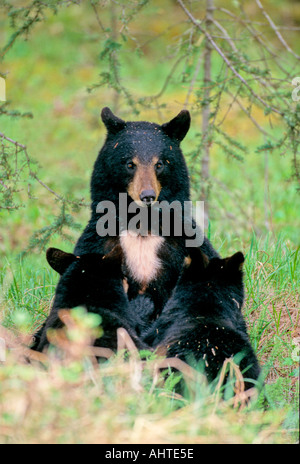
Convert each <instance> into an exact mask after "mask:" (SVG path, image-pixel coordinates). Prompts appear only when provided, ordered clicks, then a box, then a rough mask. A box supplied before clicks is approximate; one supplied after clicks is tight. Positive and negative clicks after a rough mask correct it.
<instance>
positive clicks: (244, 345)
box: [142, 248, 260, 388]
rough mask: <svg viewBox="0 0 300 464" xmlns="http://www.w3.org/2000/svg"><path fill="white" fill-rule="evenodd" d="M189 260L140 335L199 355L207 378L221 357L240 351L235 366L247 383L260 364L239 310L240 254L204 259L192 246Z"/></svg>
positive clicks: (173, 351)
mask: <svg viewBox="0 0 300 464" xmlns="http://www.w3.org/2000/svg"><path fill="white" fill-rule="evenodd" d="M190 260H191V261H190V264H189V266H188V267H187V268H185V269H184V270H183V273H182V275H181V277H180V279H179V281H178V284H177V286H176V288H175V290H174V293H173V295H172V297H171V298H170V300H169V301H168V303H167V304H166V306H165V308H164V309H163V311H162V313H161V315H160V317H159V318H158V319H157V320H156V321H155V323H154V324H152V326H151V328H150V329H148V331H146V332H145V333H144V334H143V336H142V339H143V341H144V342H145V343H146V344H149V345H151V346H152V347H153V348H157V347H159V346H164V347H166V348H167V356H168V357H179V358H180V359H182V360H183V361H187V362H188V363H193V362H194V363H195V362H196V363H197V362H199V361H201V362H202V364H203V367H204V369H205V373H206V375H207V378H208V381H209V382H211V381H213V380H214V379H215V378H216V377H217V375H218V373H219V371H220V369H221V368H222V366H223V363H224V361H225V359H226V358H231V357H233V356H235V355H237V354H238V353H240V354H241V356H242V358H241V360H240V369H241V371H242V373H243V375H244V379H245V386H246V388H250V387H251V386H253V382H252V381H256V380H257V379H258V376H259V373H260V368H259V364H258V361H257V358H256V356H255V353H254V351H253V349H252V346H251V344H250V341H249V337H248V334H247V329H246V324H245V321H244V318H243V315H242V313H241V308H242V305H243V300H244V290H243V271H242V266H243V262H244V256H243V254H242V253H241V252H238V253H236V254H234V255H233V256H231V257H230V258H225V259H220V258H212V259H211V260H209V259H208V258H207V256H206V255H205V254H204V253H203V252H202V251H201V250H200V249H197V248H194V249H191V250H190Z"/></svg>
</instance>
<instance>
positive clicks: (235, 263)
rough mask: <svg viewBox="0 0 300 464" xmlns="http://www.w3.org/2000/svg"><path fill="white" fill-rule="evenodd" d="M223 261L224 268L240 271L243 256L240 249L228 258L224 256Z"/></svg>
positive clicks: (243, 259) (243, 260)
mask: <svg viewBox="0 0 300 464" xmlns="http://www.w3.org/2000/svg"><path fill="white" fill-rule="evenodd" d="M223 261H224V268H225V270H228V271H230V272H236V271H242V270H243V265H244V262H245V257H244V255H243V253H242V252H241V251H238V252H237V253H235V254H234V255H232V256H230V257H229V258H225V259H224V260H223Z"/></svg>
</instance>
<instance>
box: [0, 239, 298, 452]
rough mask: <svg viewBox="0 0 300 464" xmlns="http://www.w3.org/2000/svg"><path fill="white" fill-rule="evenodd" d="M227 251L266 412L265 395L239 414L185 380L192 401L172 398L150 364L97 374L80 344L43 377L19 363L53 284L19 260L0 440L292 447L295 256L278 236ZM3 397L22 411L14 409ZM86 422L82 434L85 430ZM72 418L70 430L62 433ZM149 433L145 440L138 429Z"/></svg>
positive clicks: (5, 308)
mask: <svg viewBox="0 0 300 464" xmlns="http://www.w3.org/2000/svg"><path fill="white" fill-rule="evenodd" d="M211 238H212V239H213V237H211ZM233 248H234V250H236V249H243V251H244V252H245V253H246V264H245V285H246V292H247V298H246V303H245V307H244V309H243V312H244V315H245V318H246V321H247V324H248V329H249V335H250V338H251V342H252V344H253V346H254V348H255V350H256V352H257V355H258V358H259V360H260V363H261V365H262V368H263V376H264V378H265V382H266V385H265V395H266V398H267V400H268V409H267V410H264V408H263V403H262V400H261V398H258V399H257V400H253V402H252V403H251V404H250V405H249V406H248V407H246V408H245V409H243V410H236V409H233V408H232V403H231V402H230V401H228V402H227V403H226V402H225V403H224V402H222V401H219V400H218V398H217V395H216V393H212V392H211V391H209V390H207V389H206V388H204V387H203V385H201V384H198V385H195V384H193V383H192V384H191V383H190V382H189V381H187V385H188V392H189V394H188V396H187V397H178V396H176V395H175V396H174V394H173V393H172V380H170V379H169V381H168V382H167V383H166V384H165V385H163V384H162V383H158V384H155V376H153V374H152V372H151V369H150V367H151V362H150V363H149V366H148V367H146V369H145V371H144V372H143V373H141V372H140V371H139V368H138V365H139V361H136V360H135V361H134V360H133V361H126V362H124V361H123V359H122V356H121V355H119V356H118V358H116V359H115V360H111V361H108V362H107V363H106V364H104V365H101V366H100V367H98V366H97V365H95V364H93V362H92V358H90V360H89V359H88V358H87V357H86V356H83V355H82V352H81V351H80V346H81V345H79V351H80V352H78V346H77V351H76V350H75V354H74V352H72V354H70V350H68V349H67V348H66V355H65V359H64V360H63V361H58V360H57V359H55V358H53V359H52V361H51V362H50V364H49V367H48V371H47V372H45V371H44V369H42V368H40V367H38V366H37V365H33V366H28V365H24V364H23V363H22V362H21V361H20V359H16V354H15V353H16V352H17V353H18V350H17V348H16V347H19V348H18V349H19V350H20V342H22V341H23V342H24V341H25V342H26V341H27V342H28V334H31V333H32V332H33V331H34V330H35V329H36V328H37V327H38V326H39V325H40V324H41V322H42V321H43V319H44V317H46V315H47V314H48V312H49V309H50V306H51V299H52V297H53V295H54V290H55V285H56V283H57V280H58V276H57V275H56V274H55V273H54V272H53V271H52V270H49V269H48V267H47V266H46V265H45V260H44V257H43V256H42V257H40V258H39V259H36V258H32V257H31V258H26V259H25V261H23V262H22V263H21V262H18V261H13V260H12V261H11V262H9V261H7V262H6V264H5V267H4V269H3V272H2V274H1V282H0V288H1V289H2V292H1V298H0V304H1V310H2V315H3V325H4V327H6V328H8V329H10V330H11V331H12V333H13V334H14V336H13V338H14V337H17V339H16V340H14V342H13V344H12V346H13V347H14V350H13V351H12V352H11V353H10V354H9V355H8V359H7V363H6V365H4V366H2V367H1V370H0V379H1V382H0V385H1V387H0V417H1V418H2V422H1V425H0V441H2V442H4V443H11V442H27V443H31V442H37V443H44V442H47V443H48V442H55V443H61V442H63V443H80V442H84V443H86V442H97V443H100V442H104V443H108V442H109V443H111V442H112V443H146V442H149V443H150V442H151V443H156V442H157V443H260V442H262V443H292V442H294V441H295V440H297V430H298V427H299V424H298V421H299V419H298V410H299V398H298V390H299V377H298V366H299V363H298V361H297V358H296V357H295V349H297V346H296V342H295V339H296V338H297V336H299V301H297V298H298V292H297V285H298V283H299V265H297V260H296V257H297V256H296V255H297V250H296V249H295V248H293V247H292V246H290V247H289V246H287V245H286V241H285V240H283V239H282V238H281V239H278V240H275V241H274V240H272V239H271V238H269V237H267V238H265V239H258V238H257V237H256V236H255V235H253V237H252V240H251V241H250V242H249V243H248V244H246V243H240V244H239V246H237V244H236V245H234V247H233ZM220 252H221V253H222V255H224V256H226V255H227V254H229V253H231V252H232V245H230V247H227V246H226V244H224V243H223V244H222V245H221V246H220ZM296 352H297V351H296ZM138 373H139V374H138ZM136 376H137V377H136ZM136 378H138V382H137V383H136ZM29 392H31V393H30V394H29ZM8 398H11V401H14V400H15V401H16V402H17V404H18V405H19V404H20V406H18V407H16V408H15V407H14V406H12V405H11V401H9V400H8ZM83 398H84V400H83ZM27 408H28V411H29V412H26V411H27ZM191 414H193V421H192V424H191V423H190V415H191ZM82 417H84V418H85V419H84V423H85V424H86V425H85V427H81V418H82ZM71 419H72V420H71ZM68 421H69V422H70V423H71V424H72V425H71V427H70V426H69V427H67V425H66V424H67V422H68ZM237 424H238V425H237ZM86 427H88V429H87V431H84V429H85V428H86ZM106 428H107V429H106ZM148 428H149V430H148V433H147V438H146V439H145V433H144V431H145V430H147V429H148ZM109 437H110V438H109ZM147 440H148V441H147Z"/></svg>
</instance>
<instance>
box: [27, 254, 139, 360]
mask: <svg viewBox="0 0 300 464" xmlns="http://www.w3.org/2000/svg"><path fill="white" fill-rule="evenodd" d="M47 259H48V262H49V264H50V265H51V266H52V267H53V268H54V269H55V270H59V272H62V276H61V278H60V280H59V283H58V285H57V288H56V294H55V300H54V304H53V307H52V309H51V312H50V315H49V317H48V318H47V320H46V322H45V323H44V325H43V326H42V328H41V329H40V330H39V332H37V333H36V334H35V337H34V338H35V341H34V344H33V346H32V349H34V350H36V351H40V352H41V351H43V350H44V349H45V348H46V347H47V346H48V345H49V342H48V339H47V331H48V329H50V328H51V329H58V328H61V327H62V326H63V323H62V321H61V319H60V318H59V310H60V309H72V308H76V307H77V306H83V307H85V308H86V309H87V311H88V312H93V313H97V314H99V315H100V316H101V318H102V323H101V326H102V328H103V331H104V334H103V336H102V337H101V338H100V339H99V340H96V342H95V345H100V346H102V347H106V348H111V349H112V350H116V348H117V336H116V331H117V329H118V328H119V327H123V328H125V329H126V330H127V331H128V332H129V333H130V335H131V337H132V338H133V340H134V342H135V343H136V345H137V346H138V347H140V348H141V347H143V345H141V343H140V341H139V339H138V337H137V336H136V333H135V331H134V330H133V329H132V327H134V326H135V324H134V323H133V322H134V321H133V314H132V312H130V310H129V302H128V298H127V295H126V293H125V291H124V287H123V280H122V279H123V275H122V272H121V262H120V259H121V257H120V255H119V254H118V252H117V251H115V252H114V253H112V254H111V255H110V256H106V257H105V256H103V255H100V254H95V253H94V254H87V255H82V256H80V257H79V256H77V257H76V256H75V255H72V254H69V253H64V252H62V251H60V250H57V249H53V248H51V249H49V250H48V252H47ZM131 322H132V324H131Z"/></svg>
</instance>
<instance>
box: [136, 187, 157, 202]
mask: <svg viewBox="0 0 300 464" xmlns="http://www.w3.org/2000/svg"><path fill="white" fill-rule="evenodd" d="M155 198H156V195H155V192H154V190H143V191H142V193H141V194H140V199H141V201H142V202H143V203H145V204H146V205H147V206H150V205H151V204H152V203H153V202H154V201H155Z"/></svg>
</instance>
